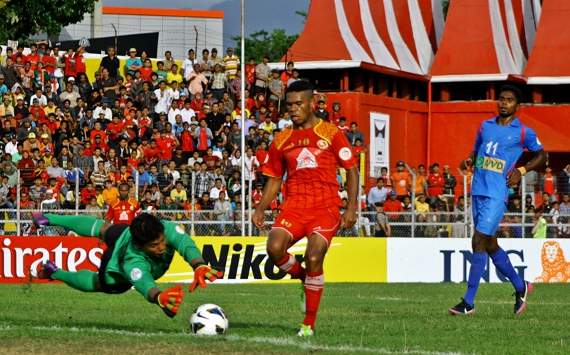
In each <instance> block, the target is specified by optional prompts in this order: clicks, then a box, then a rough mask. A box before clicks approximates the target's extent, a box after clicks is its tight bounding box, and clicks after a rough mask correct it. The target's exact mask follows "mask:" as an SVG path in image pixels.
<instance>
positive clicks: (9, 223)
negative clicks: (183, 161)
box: [0, 167, 570, 238]
mask: <svg viewBox="0 0 570 355" xmlns="http://www.w3.org/2000/svg"><path fill="white" fill-rule="evenodd" d="M408 169H409V171H410V173H411V180H412V186H415V185H416V184H415V182H416V175H415V174H414V173H413V170H412V169H410V168H409V167H408ZM467 179H468V177H467V176H461V177H459V179H458V183H459V185H460V186H459V188H461V189H462V190H463V196H466V198H465V199H464V202H463V204H462V205H461V206H460V205H458V204H457V203H455V202H454V201H455V198H454V197H453V196H450V195H444V196H441V198H440V199H438V200H437V201H438V202H436V203H439V204H441V205H442V206H445V208H443V210H438V211H431V210H430V211H429V212H426V213H420V212H417V211H416V210H415V203H413V201H414V200H415V197H416V196H415V191H413V190H414V189H413V188H412V189H411V190H412V191H411V197H412V200H411V201H412V203H411V204H410V206H409V208H408V210H406V211H404V212H397V213H393V212H385V213H384V214H385V215H386V216H387V219H388V222H389V224H390V226H391V229H392V233H391V235H390V236H391V237H405V238H408V237H409V238H422V237H440V238H444V237H448V238H469V237H471V236H472V234H473V223H472V217H471V208H470V198H469V196H468V181H467ZM18 181H22V180H20V179H18ZM195 181H196V178H195V174H192V179H191V186H190V188H189V189H188V191H190V194H189V199H190V201H191V207H190V208H189V209H187V210H160V209H159V210H156V211H154V212H153V213H157V215H158V216H159V217H160V218H162V219H166V220H172V221H175V222H177V223H179V224H181V225H183V226H184V227H185V228H186V230H187V231H188V233H190V234H191V235H225V236H232V235H240V236H241V235H246V236H257V235H267V233H268V232H269V229H270V227H271V225H272V224H273V221H274V219H275V217H276V216H277V213H278V211H276V210H274V211H267V212H266V225H265V228H262V229H258V228H257V227H256V226H255V225H254V224H253V223H252V221H251V216H252V214H253V208H252V200H251V193H248V196H247V208H246V212H245V214H244V215H243V216H242V213H241V210H240V209H233V210H232V211H216V210H207V211H205V210H195V209H194V206H196V196H195V193H192V192H193V191H196V190H195ZM79 184H80V182H79V174H76V179H75V184H74V185H75V186H70V184H69V181H68V182H67V183H66V185H65V188H66V191H68V192H69V191H73V192H74V193H75V196H72V194H68V195H69V196H68V197H69V198H71V199H72V201H66V202H67V203H66V204H64V205H65V206H67V207H68V208H62V207H61V205H62V204H60V203H59V202H61V201H59V202H58V203H55V204H53V205H50V207H51V208H50V209H49V212H53V213H60V214H72V215H79V214H90V215H94V216H97V217H99V218H103V217H104V215H105V212H106V210H105V209H100V208H99V209H98V208H95V209H85V208H84V206H82V205H81V204H80V189H79ZM461 184H462V186H461ZM138 185H139V184H138V179H136V180H135V186H136V187H137V188H136V189H135V190H136V191H137V192H138V191H139V188H138ZM248 185H249V186H247V189H248V191H249V192H251V191H252V190H253V186H252V181H251V180H250V181H249V184H248ZM459 188H458V189H459ZM518 192H519V195H521V196H522V197H523V198H522V199H521V206H520V211H521V212H519V213H506V214H505V218H504V220H503V223H501V226H500V228H499V232H498V235H499V236H502V237H520V238H531V237H532V236H533V232H532V230H533V227H534V226H535V220H536V217H535V216H534V214H530V213H527V212H526V207H527V206H526V201H525V198H524V196H526V184H525V183H524V180H523V182H522V183H521V186H520V190H519V191H518ZM28 195H29V194H28ZM21 196H22V186H21V184H17V186H16V198H15V201H14V205H15V207H14V208H3V209H0V235H24V236H25V235H38V234H44V235H65V234H67V233H68V231H66V230H64V229H62V228H59V227H47V228H44V229H40V230H39V231H38V230H35V229H34V228H33V227H32V213H33V212H36V211H40V210H41V209H40V208H38V207H39V205H38V206H37V207H36V208H33V209H30V208H22V205H23V204H24V202H25V201H23V200H22V199H21ZM28 198H29V197H28ZM447 200H449V201H452V205H453V210H452V211H450V210H449V209H450V206H451V205H450V204H448V203H447V202H446V201H447ZM432 202H433V201H432ZM42 206H44V205H42ZM437 209H438V208H436V210H437ZM357 215H358V219H357V223H356V225H355V226H354V227H352V228H350V229H342V230H339V231H338V233H337V234H338V236H344V237H364V236H374V235H375V230H376V228H377V226H376V216H377V214H376V212H374V211H365V210H362V207H361V206H359V210H358V213H357ZM544 217H545V219H546V222H547V236H548V237H570V215H568V214H560V213H556V214H549V215H545V216H544ZM242 218H243V220H244V221H245V225H246V228H245V230H243V231H242V228H241V226H242Z"/></svg>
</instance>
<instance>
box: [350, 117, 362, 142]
mask: <svg viewBox="0 0 570 355" xmlns="http://www.w3.org/2000/svg"><path fill="white" fill-rule="evenodd" d="M346 137H347V138H348V141H349V142H350V144H351V145H356V140H357V139H360V141H361V142H364V135H363V134H362V132H360V131H359V130H358V124H357V123H356V122H351V123H350V130H349V131H348V132H347V133H346Z"/></svg>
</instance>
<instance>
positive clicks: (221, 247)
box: [160, 237, 386, 283]
mask: <svg viewBox="0 0 570 355" xmlns="http://www.w3.org/2000/svg"><path fill="white" fill-rule="evenodd" d="M194 240H195V241H196V243H197V244H198V246H199V247H200V249H201V250H202V255H203V256H204V259H205V260H206V262H209V263H211V264H213V265H219V266H221V267H222V268H223V269H224V278H223V280H220V282H222V283H249V282H256V283H260V282H275V281H279V282H291V281H292V280H290V278H289V276H287V275H286V274H285V273H284V272H282V271H280V270H279V269H278V268H277V267H275V265H274V264H273V263H272V262H271V261H270V260H269V259H268V257H267V254H266V251H265V243H266V240H267V239H266V238H263V237H238V238H233V237H232V238H227V237H226V238H223V237H201V238H195V239H194ZM306 246H307V242H306V239H304V240H301V241H299V243H297V244H295V245H294V246H293V247H291V248H290V249H289V252H290V253H291V254H293V255H295V256H296V257H297V258H301V257H302V256H303V254H304V253H305V248H306ZM355 267H356V269H358V270H364V271H361V272H355ZM324 269H325V279H326V282H386V240H385V239H375V238H335V239H333V241H332V243H331V246H330V249H329V252H328V254H327V257H326V259H325V266H324ZM192 277H193V272H192V270H191V269H190V267H189V266H188V264H187V263H186V262H185V261H184V260H183V259H182V258H181V257H180V256H179V255H176V256H175V258H174V260H173V262H172V264H171V266H170V269H169V270H168V272H167V273H166V275H164V277H163V278H162V279H160V281H163V282H190V281H192ZM293 281H294V280H293ZM294 282H298V281H294Z"/></svg>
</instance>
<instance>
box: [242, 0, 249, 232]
mask: <svg viewBox="0 0 570 355" xmlns="http://www.w3.org/2000/svg"><path fill="white" fill-rule="evenodd" d="M240 53H241V59H240V68H241V77H240V79H241V90H240V96H241V118H240V119H241V123H240V126H241V233H242V235H243V234H244V233H245V118H244V116H245V0H241V52H240ZM250 193H251V191H250ZM248 219H249V215H248Z"/></svg>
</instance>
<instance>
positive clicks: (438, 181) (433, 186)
mask: <svg viewBox="0 0 570 355" xmlns="http://www.w3.org/2000/svg"><path fill="white" fill-rule="evenodd" d="M444 185H445V180H444V179H443V175H441V174H429V175H428V191H427V192H428V196H439V195H443V186H444Z"/></svg>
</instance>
